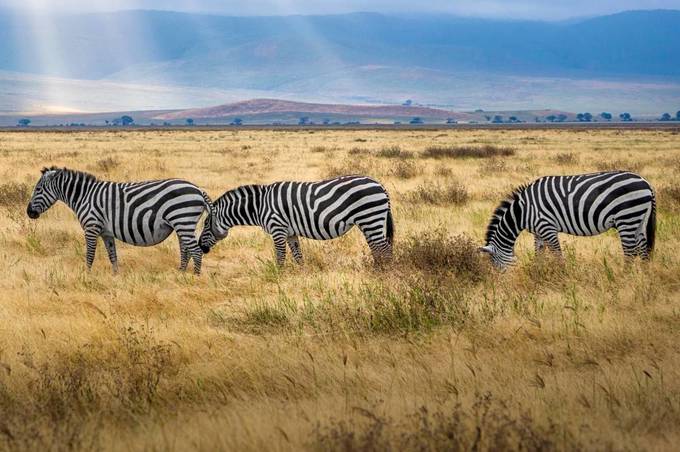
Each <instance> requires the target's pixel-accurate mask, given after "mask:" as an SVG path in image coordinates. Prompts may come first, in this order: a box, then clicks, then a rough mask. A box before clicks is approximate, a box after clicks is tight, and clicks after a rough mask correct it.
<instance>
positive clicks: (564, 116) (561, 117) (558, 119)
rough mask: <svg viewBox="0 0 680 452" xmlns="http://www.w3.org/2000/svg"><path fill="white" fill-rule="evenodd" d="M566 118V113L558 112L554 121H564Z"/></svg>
mask: <svg viewBox="0 0 680 452" xmlns="http://www.w3.org/2000/svg"><path fill="white" fill-rule="evenodd" d="M567 119H568V117H567V115H565V114H564V113H560V114H559V115H557V119H556V121H557V122H564V121H566V120H567Z"/></svg>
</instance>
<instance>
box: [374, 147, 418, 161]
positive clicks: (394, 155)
mask: <svg viewBox="0 0 680 452" xmlns="http://www.w3.org/2000/svg"><path fill="white" fill-rule="evenodd" d="M377 156H378V157H384V158H390V159H410V158H413V152H409V151H402V150H401V148H400V147H399V146H390V147H387V148H382V149H381V150H379V151H378V153H377Z"/></svg>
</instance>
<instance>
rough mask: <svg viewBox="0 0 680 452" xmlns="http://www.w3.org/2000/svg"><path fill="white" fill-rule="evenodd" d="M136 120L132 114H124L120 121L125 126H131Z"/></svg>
mask: <svg viewBox="0 0 680 452" xmlns="http://www.w3.org/2000/svg"><path fill="white" fill-rule="evenodd" d="M134 122H135V120H134V119H132V116H128V115H123V116H121V117H120V123H121V124H122V125H124V126H129V125H131V124H134Z"/></svg>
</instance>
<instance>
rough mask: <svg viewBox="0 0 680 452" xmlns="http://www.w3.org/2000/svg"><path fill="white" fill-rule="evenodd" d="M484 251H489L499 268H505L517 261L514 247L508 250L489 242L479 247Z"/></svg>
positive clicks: (493, 262)
mask: <svg viewBox="0 0 680 452" xmlns="http://www.w3.org/2000/svg"><path fill="white" fill-rule="evenodd" d="M479 251H480V252H482V253H487V254H488V255H489V256H490V257H491V263H492V264H493V265H494V266H495V267H496V268H497V269H499V270H505V269H506V268H507V267H508V265H511V264H513V263H514V262H515V260H516V258H515V255H514V253H513V250H512V248H511V249H510V250H506V249H503V248H500V247H496V245H494V244H487V245H484V246H482V247H480V248H479Z"/></svg>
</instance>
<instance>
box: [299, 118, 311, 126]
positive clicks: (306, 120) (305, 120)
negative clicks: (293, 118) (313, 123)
mask: <svg viewBox="0 0 680 452" xmlns="http://www.w3.org/2000/svg"><path fill="white" fill-rule="evenodd" d="M307 124H309V118H308V117H307V116H303V117H302V118H300V120H299V121H298V125H299V126H306V125H307Z"/></svg>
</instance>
